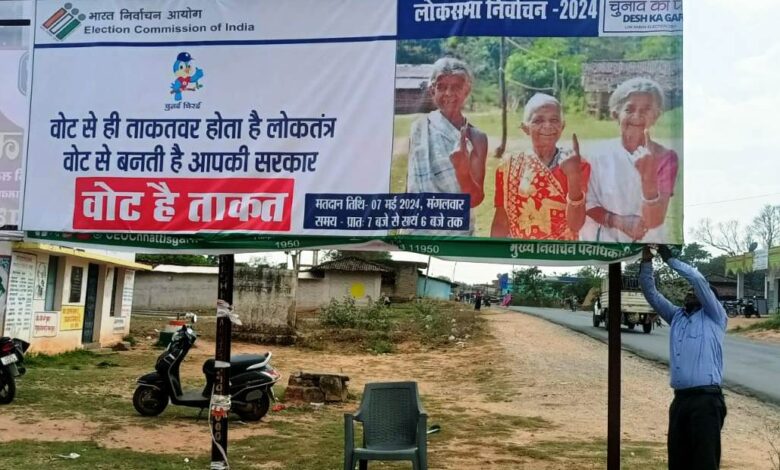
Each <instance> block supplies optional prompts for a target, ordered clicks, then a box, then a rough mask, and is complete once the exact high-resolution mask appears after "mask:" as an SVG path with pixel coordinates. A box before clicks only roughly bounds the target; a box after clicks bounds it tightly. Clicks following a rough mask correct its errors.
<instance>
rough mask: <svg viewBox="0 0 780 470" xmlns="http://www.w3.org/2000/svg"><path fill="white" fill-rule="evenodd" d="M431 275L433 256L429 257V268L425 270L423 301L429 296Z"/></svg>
mask: <svg viewBox="0 0 780 470" xmlns="http://www.w3.org/2000/svg"><path fill="white" fill-rule="evenodd" d="M430 274H431V255H428V267H427V268H426V269H425V280H424V281H423V294H422V297H423V299H424V298H425V296H426V295H427V294H428V275H430Z"/></svg>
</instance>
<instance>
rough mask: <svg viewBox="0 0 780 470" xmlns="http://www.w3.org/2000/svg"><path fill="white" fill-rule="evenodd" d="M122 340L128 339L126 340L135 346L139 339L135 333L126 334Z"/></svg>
mask: <svg viewBox="0 0 780 470" xmlns="http://www.w3.org/2000/svg"><path fill="white" fill-rule="evenodd" d="M122 341H126V342H128V343H130V346H132V347H135V345H137V344H138V340H137V339H135V336H133V335H127V336H125V337H124V338H122Z"/></svg>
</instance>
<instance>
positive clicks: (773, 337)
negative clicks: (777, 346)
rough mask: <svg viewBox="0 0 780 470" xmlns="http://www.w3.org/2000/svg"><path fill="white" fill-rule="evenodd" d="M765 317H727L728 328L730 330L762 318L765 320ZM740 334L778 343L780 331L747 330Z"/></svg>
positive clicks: (779, 341)
mask: <svg viewBox="0 0 780 470" xmlns="http://www.w3.org/2000/svg"><path fill="white" fill-rule="evenodd" d="M766 318H767V317H766V316H763V317H761V318H745V317H734V318H729V325H728V329H729V331H730V330H733V329H735V328H739V327H746V326H750V325H752V324H754V323H757V322H760V321H762V320H766ZM741 334H742V335H743V336H744V337H745V338H750V339H755V340H758V341H768V342H771V343H780V331H778V330H765V331H748V332H745V333H741Z"/></svg>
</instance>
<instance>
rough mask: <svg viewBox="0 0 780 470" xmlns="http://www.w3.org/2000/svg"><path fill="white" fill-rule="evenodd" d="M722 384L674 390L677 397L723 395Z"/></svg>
mask: <svg viewBox="0 0 780 470" xmlns="http://www.w3.org/2000/svg"><path fill="white" fill-rule="evenodd" d="M722 394H723V391H722V390H721V389H720V385H706V386H703V387H691V388H681V389H678V390H675V391H674V396H676V397H691V396H694V395H722Z"/></svg>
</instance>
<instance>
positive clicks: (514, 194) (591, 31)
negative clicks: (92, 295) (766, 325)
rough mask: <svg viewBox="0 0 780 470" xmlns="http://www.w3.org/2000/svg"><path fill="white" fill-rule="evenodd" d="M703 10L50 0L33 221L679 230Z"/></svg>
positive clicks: (159, 229)
mask: <svg viewBox="0 0 780 470" xmlns="http://www.w3.org/2000/svg"><path fill="white" fill-rule="evenodd" d="M681 28H682V1H681V0H467V1H445V0H374V1H371V2H366V1H362V0H287V1H283V2H279V1H249V0H226V1H222V2H212V1H206V0H201V1H199V0H188V1H172V2H150V1H132V0H125V1H119V0H115V1H96V0H80V1H78V2H72V3H63V2H59V1H48V0H42V1H39V2H38V3H37V11H36V19H35V23H34V25H33V29H34V31H35V40H34V55H33V82H32V95H31V112H30V138H29V146H28V155H29V156H28V161H27V166H26V187H25V193H24V209H25V210H24V218H23V227H24V229H25V230H28V231H32V232H33V233H31V235H32V236H34V237H38V238H50V239H52V238H53V239H58V240H65V241H67V240H68V239H70V240H73V241H79V242H93V243H99V244H107V245H112V244H116V245H134V246H137V247H139V248H141V249H148V250H156V249H161V250H164V249H215V250H222V251H226V250H241V249H279V248H299V247H300V248H302V247H314V246H332V245H339V244H356V243H367V242H370V241H372V240H375V241H376V240H379V241H382V242H385V243H386V244H389V245H393V246H396V247H398V248H401V249H406V250H411V251H417V252H422V253H430V254H436V255H441V256H471V257H476V258H485V259H493V258H513V259H536V260H548V261H551V262H564V261H572V262H574V261H577V262H582V261H588V260H590V261H603V262H606V261H614V260H616V259H621V258H625V257H627V256H630V255H632V254H634V253H636V250H637V249H638V247H639V246H640V245H641V244H643V243H670V244H679V243H682V207H683V206H682V202H683V200H682V175H681V169H682V158H683V155H682V148H683V147H682V63H681V51H682V47H681V44H682V42H681V39H682V36H681V35H682V29H681ZM70 234H74V235H70ZM68 237H71V238H68ZM171 240H176V243H172V242H171Z"/></svg>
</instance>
